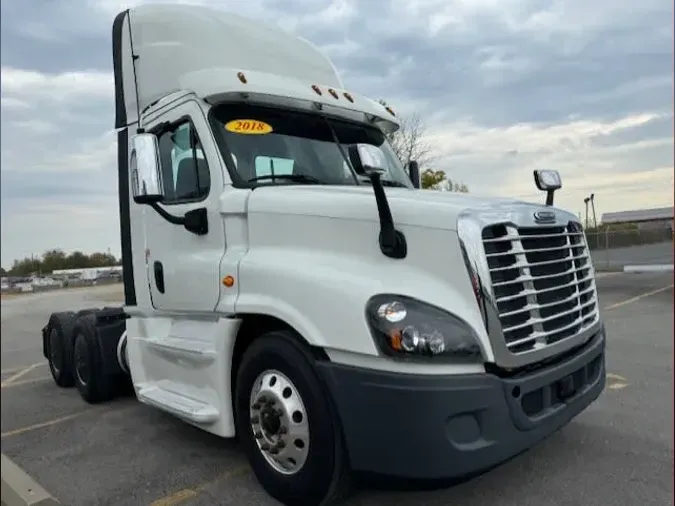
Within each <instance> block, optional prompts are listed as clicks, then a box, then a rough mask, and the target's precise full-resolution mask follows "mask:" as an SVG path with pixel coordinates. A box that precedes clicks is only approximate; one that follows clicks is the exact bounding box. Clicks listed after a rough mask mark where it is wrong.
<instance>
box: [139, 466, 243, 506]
mask: <svg viewBox="0 0 675 506" xmlns="http://www.w3.org/2000/svg"><path fill="white" fill-rule="evenodd" d="M249 469H250V468H249V467H248V465H242V466H239V467H235V468H234V469H230V470H228V471H225V472H224V473H222V474H220V475H219V476H217V477H216V478H215V479H213V480H211V481H208V482H206V483H202V484H201V485H196V486H194V487H191V488H184V489H182V490H178V491H177V492H174V493H172V494H169V495H167V496H165V497H160V498H159V499H156V500H154V501H152V502H151V503H150V505H149V506H175V505H176V504H180V503H182V502H185V501H187V500H188V499H192V498H193V497H197V496H198V495H199V494H201V493H202V492H203V491H204V490H206V488H207V487H208V486H210V485H214V484H216V483H219V482H222V481H225V480H228V479H230V478H234V477H235V476H241V475H243V474H246V473H247V472H248V471H249Z"/></svg>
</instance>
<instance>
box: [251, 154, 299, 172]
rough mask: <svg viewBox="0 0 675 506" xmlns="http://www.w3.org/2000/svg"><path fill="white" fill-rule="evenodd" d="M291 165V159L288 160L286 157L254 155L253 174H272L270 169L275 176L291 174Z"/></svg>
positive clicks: (292, 163)
mask: <svg viewBox="0 0 675 506" xmlns="http://www.w3.org/2000/svg"><path fill="white" fill-rule="evenodd" d="M293 165H294V162H293V160H289V159H288V158H276V157H270V156H256V157H255V175H256V177H260V176H267V175H272V171H274V174H275V175H277V176H281V175H284V174H293Z"/></svg>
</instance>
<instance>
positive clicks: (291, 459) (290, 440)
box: [249, 370, 309, 475]
mask: <svg viewBox="0 0 675 506" xmlns="http://www.w3.org/2000/svg"><path fill="white" fill-rule="evenodd" d="M249 406H250V413H249V415H250V421H251V430H252V432H253V437H254V439H255V442H256V445H257V446H258V450H260V453H261V454H262V455H263V457H264V458H265V460H266V461H267V463H268V464H269V465H270V466H272V468H273V469H274V470H275V471H277V472H278V473H281V474H284V475H292V474H295V473H297V472H299V471H300V470H301V469H302V468H303V466H304V465H305V462H306V460H307V455H308V454H309V420H308V417H307V410H306V408H305V404H304V402H303V400H302V397H300V393H299V392H298V389H297V388H296V386H295V385H294V384H293V382H292V381H291V380H290V379H288V377H287V376H286V375H284V374H282V373H281V372H279V371H275V370H267V371H265V372H263V373H262V374H260V375H259V376H258V378H257V379H256V381H255V382H254V383H253V389H252V390H251V396H250V404H249Z"/></svg>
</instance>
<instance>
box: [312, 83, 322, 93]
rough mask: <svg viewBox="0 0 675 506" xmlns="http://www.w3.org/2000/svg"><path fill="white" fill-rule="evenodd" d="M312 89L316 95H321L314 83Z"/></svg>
mask: <svg viewBox="0 0 675 506" xmlns="http://www.w3.org/2000/svg"><path fill="white" fill-rule="evenodd" d="M312 89H313V90H314V91H315V92H316V94H317V95H321V90H320V89H319V87H318V86H317V85H316V84H313V85H312Z"/></svg>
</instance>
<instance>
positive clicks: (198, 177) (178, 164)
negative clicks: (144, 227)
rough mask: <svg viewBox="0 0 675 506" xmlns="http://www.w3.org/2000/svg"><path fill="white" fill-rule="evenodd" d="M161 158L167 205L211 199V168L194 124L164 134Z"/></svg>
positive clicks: (179, 126)
mask: <svg viewBox="0 0 675 506" xmlns="http://www.w3.org/2000/svg"><path fill="white" fill-rule="evenodd" d="M159 157H160V162H161V164H162V178H163V183H164V195H165V197H164V200H163V201H162V203H163V204H169V205H171V204H182V203H186V202H198V201H200V200H204V199H205V198H206V197H207V196H208V194H209V191H210V189H211V175H210V173H209V166H208V164H207V162H206V156H204V150H203V149H202V145H201V142H200V141H199V136H198V134H197V131H196V129H195V127H194V125H193V124H192V123H191V122H190V121H185V122H184V123H180V124H178V125H177V126H175V127H174V128H172V129H171V130H168V131H165V132H163V133H162V134H161V135H160V137H159Z"/></svg>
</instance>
